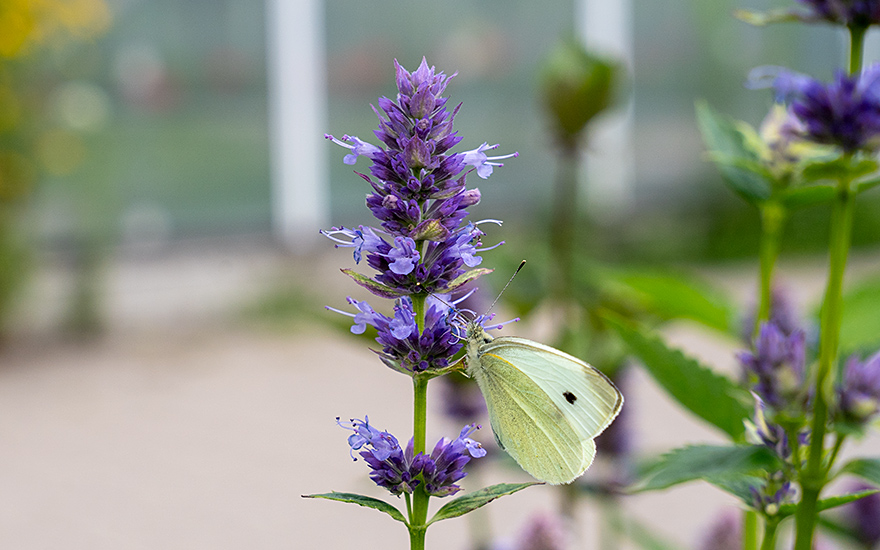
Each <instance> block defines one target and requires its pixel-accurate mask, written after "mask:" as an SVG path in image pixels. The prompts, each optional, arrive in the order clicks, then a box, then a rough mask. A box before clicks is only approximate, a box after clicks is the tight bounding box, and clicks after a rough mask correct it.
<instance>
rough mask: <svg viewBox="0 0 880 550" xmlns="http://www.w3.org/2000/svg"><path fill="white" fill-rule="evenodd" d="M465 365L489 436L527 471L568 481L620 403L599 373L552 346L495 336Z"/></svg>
mask: <svg viewBox="0 0 880 550" xmlns="http://www.w3.org/2000/svg"><path fill="white" fill-rule="evenodd" d="M475 367H476V368H473V369H470V370H471V371H472V374H473V375H474V377H475V378H476V380H477V382H478V384H479V385H480V388H481V389H482V390H483V394H484V396H485V397H486V402H487V405H488V408H489V419H490V422H491V423H492V429H493V431H494V432H495V437H496V439H497V440H498V442H499V443H500V444H501V446H502V447H504V448H505V450H506V451H507V452H508V453H509V454H510V455H511V456H512V457H513V458H514V459H515V460H516V461H517V462H518V463H519V464H520V466H522V468H523V469H524V470H526V471H527V472H529V473H530V474H531V475H532V476H533V477H535V478H537V479H540V480H542V481H546V482H548V483H553V484H556V483H569V482H571V481H572V480H574V479H575V478H576V477H578V476H580V475H581V474H582V473H583V472H584V471H585V470H586V469H587V468H588V467H589V466H590V464H591V463H592V461H593V456H594V455H595V452H596V447H595V444H594V443H593V438H594V437H596V436H597V435H598V434H599V433H601V432H602V430H604V429H605V428H606V427H607V426H608V425H609V424H610V423H611V421H612V420H614V417H616V416H617V414H618V412H619V411H620V408H621V406H622V405H623V396H622V395H621V394H620V392H619V391H618V390H617V388H616V387H614V384H612V383H611V381H609V380H608V378H607V377H605V375H603V374H602V373H601V372H599V371H598V370H596V369H595V368H593V367H592V366H590V365H588V364H587V363H584V362H583V361H581V360H580V359H577V358H575V357H572V356H571V355H568V354H566V353H563V352H561V351H559V350H557V349H554V348H551V347H549V346H544V345H542V344H539V343H537V342H532V341H531V340H526V339H524V338H516V337H501V338H497V339H495V340H492V341H491V342H488V343H486V344H484V345H483V346H481V347H480V354H479V365H477V366H475Z"/></svg>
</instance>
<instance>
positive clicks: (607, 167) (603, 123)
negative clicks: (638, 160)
mask: <svg viewBox="0 0 880 550" xmlns="http://www.w3.org/2000/svg"><path fill="white" fill-rule="evenodd" d="M575 9H576V10H577V13H576V18H577V26H578V33H579V35H580V36H581V39H582V40H583V44H584V45H585V46H586V48H587V49H588V50H589V51H591V52H594V53H596V54H599V55H605V56H607V57H610V58H612V59H616V60H618V61H619V62H621V63H622V64H623V66H624V67H625V69H626V71H627V74H624V75H621V76H622V81H625V82H626V81H627V80H630V79H631V78H632V69H633V59H634V52H633V37H632V11H631V10H632V5H631V0H614V1H611V2H609V1H608V0H579V1H578V2H576V5H575ZM628 85H631V80H630V81H629V82H628ZM632 135H633V107H632V100H628V101H627V102H626V104H624V105H620V106H618V107H617V108H616V110H615V112H614V113H613V114H611V115H610V116H609V115H600V117H599V119H597V120H596V122H595V123H594V124H593V125H592V127H591V128H590V130H589V135H588V142H587V159H586V167H587V170H586V178H587V193H586V195H587V200H588V208H589V209H590V211H591V212H592V213H593V214H594V215H596V216H599V217H600V218H602V217H609V216H614V215H616V214H620V213H621V211H624V210H626V209H628V208H629V207H630V206H631V205H632V199H633V182H634V180H635V155H634V152H633V146H632Z"/></svg>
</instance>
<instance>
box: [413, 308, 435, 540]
mask: <svg viewBox="0 0 880 550" xmlns="http://www.w3.org/2000/svg"><path fill="white" fill-rule="evenodd" d="M411 298H412V302H413V312H414V313H415V318H416V327H417V328H418V331H419V334H421V333H422V332H423V331H424V330H425V299H426V296H425V295H420V294H417V295H413V296H411ZM427 418H428V379H427V378H425V377H422V376H419V375H414V376H413V456H416V455H418V454H419V453H424V452H425V447H426V439H427V437H426V432H427ZM429 498H430V497H429V496H428V493H426V492H425V489H424V487H423V484H420V485H419V486H418V487H416V489H415V491H413V502H412V513H411V514H410V518H409V523H410V526H409V541H410V548H411V550H424V548H425V531H426V529H427V526H426V525H425V524H426V523H427V519H428V499H429Z"/></svg>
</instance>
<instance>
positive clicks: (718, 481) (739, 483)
mask: <svg viewBox="0 0 880 550" xmlns="http://www.w3.org/2000/svg"><path fill="white" fill-rule="evenodd" d="M706 481H707V482H709V483H711V484H712V485H714V486H716V487H718V488H719V489H721V490H722V491H724V492H726V493H729V494H731V495H733V496H735V497H736V498H738V499H740V500H741V501H742V503H743V504H745V505H746V506H749V507H751V506H752V502H753V499H754V495H753V494H752V488H753V487H761V486H762V485H763V484H764V483H766V479H765V478H763V477H760V476H757V475H749V474H732V475H723V474H719V475H715V476H712V477H711V478H708V479H706Z"/></svg>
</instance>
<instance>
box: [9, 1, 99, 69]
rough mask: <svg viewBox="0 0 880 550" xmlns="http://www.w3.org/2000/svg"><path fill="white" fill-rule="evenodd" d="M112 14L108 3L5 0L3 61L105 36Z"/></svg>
mask: <svg viewBox="0 0 880 550" xmlns="http://www.w3.org/2000/svg"><path fill="white" fill-rule="evenodd" d="M109 24H110V11H109V9H108V8H107V4H106V2H105V1H104V0H2V2H0V57H18V56H21V55H26V54H27V53H28V52H29V51H30V49H31V48H32V47H34V46H38V45H46V44H51V43H54V42H58V41H63V40H64V39H66V38H74V39H87V38H91V37H94V36H96V35H99V34H101V33H102V32H104V31H105V30H106V29H107V27H108V26H109Z"/></svg>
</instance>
